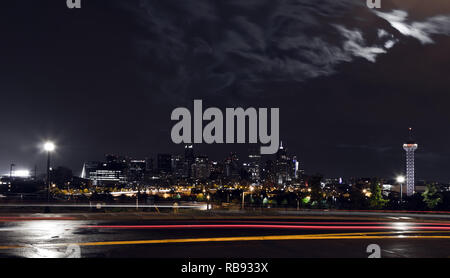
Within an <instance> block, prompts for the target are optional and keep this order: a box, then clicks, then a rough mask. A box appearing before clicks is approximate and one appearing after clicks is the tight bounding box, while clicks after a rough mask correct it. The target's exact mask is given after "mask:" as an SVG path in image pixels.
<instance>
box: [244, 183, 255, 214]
mask: <svg viewBox="0 0 450 278" xmlns="http://www.w3.org/2000/svg"><path fill="white" fill-rule="evenodd" d="M253 190H255V188H254V187H253V186H250V193H252V192H253ZM244 204H245V189H242V209H244V206H245V205H244Z"/></svg>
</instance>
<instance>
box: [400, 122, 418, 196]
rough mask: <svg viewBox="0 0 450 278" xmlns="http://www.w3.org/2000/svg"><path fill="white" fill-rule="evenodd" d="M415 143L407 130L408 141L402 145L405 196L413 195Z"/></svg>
mask: <svg viewBox="0 0 450 278" xmlns="http://www.w3.org/2000/svg"><path fill="white" fill-rule="evenodd" d="M417 147H418V145H417V143H416V142H415V141H414V140H413V137H412V128H409V139H408V141H407V142H406V143H405V144H403V149H404V150H405V152H406V195H407V196H412V195H413V194H414V186H415V182H414V176H415V173H414V152H415V151H416V150H417Z"/></svg>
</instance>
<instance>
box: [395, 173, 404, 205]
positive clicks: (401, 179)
mask: <svg viewBox="0 0 450 278" xmlns="http://www.w3.org/2000/svg"><path fill="white" fill-rule="evenodd" d="M397 182H398V183H399V184H400V204H401V203H402V202H403V183H404V182H405V177H404V176H398V177H397Z"/></svg>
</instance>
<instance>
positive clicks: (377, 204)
mask: <svg viewBox="0 0 450 278" xmlns="http://www.w3.org/2000/svg"><path fill="white" fill-rule="evenodd" d="M370 192H371V195H370V198H369V207H370V208H373V209H382V208H384V206H385V205H386V204H387V202H388V200H385V199H383V194H382V191H381V184H380V182H378V181H374V182H372V183H371V185H370Z"/></svg>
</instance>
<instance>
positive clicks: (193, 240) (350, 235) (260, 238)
mask: <svg viewBox="0 0 450 278" xmlns="http://www.w3.org/2000/svg"><path fill="white" fill-rule="evenodd" d="M405 233H414V232H369V233H343V234H309V235H273V236H246V237H216V238H177V239H154V240H134V241H102V242H82V243H55V244H39V245H38V246H39V247H60V246H68V245H78V246H108V245H143V244H164V243H200V242H232V241H277V240H311V239H315V240H325V239H328V240H331V239H333V240H339V239H450V236H443V235H437V236H433V235H403V234H405ZM422 233H443V232H442V231H425V232H422ZM446 233H450V232H446ZM389 234H398V235H389ZM35 246H36V245H35ZM18 248H27V247H26V246H12V245H11V246H0V250H1V249H18Z"/></svg>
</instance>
